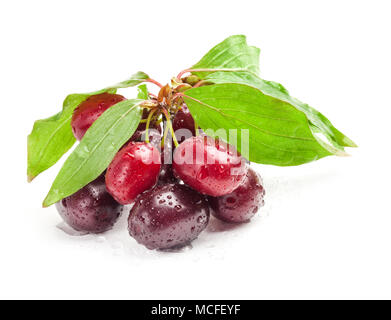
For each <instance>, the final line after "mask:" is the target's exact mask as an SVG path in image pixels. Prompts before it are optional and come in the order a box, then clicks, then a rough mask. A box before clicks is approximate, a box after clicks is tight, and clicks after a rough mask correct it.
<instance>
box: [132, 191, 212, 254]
mask: <svg viewBox="0 0 391 320" xmlns="http://www.w3.org/2000/svg"><path fill="white" fill-rule="evenodd" d="M128 222H129V233H130V235H131V236H132V237H133V238H135V239H136V240H137V242H138V243H140V244H143V245H144V246H146V247H147V248H148V249H170V248H174V247H180V246H184V245H186V244H188V243H190V242H191V241H192V240H194V239H195V238H197V236H198V235H199V234H200V233H201V231H203V230H204V229H205V228H206V226H207V224H208V222H209V206H208V203H207V201H206V199H205V197H204V196H203V195H201V194H199V193H198V192H197V191H194V190H192V189H190V188H189V187H187V186H185V185H180V184H166V185H158V186H156V187H155V188H153V189H151V190H149V191H147V192H145V193H143V194H142V195H140V196H139V197H138V198H137V201H136V203H135V205H134V206H133V208H132V210H131V211H130V215H129V221H128Z"/></svg>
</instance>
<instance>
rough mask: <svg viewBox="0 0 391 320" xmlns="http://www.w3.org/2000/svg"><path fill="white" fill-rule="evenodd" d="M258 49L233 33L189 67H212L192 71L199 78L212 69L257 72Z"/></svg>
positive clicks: (202, 77) (205, 75)
mask: <svg viewBox="0 0 391 320" xmlns="http://www.w3.org/2000/svg"><path fill="white" fill-rule="evenodd" d="M259 54H260V50H259V49H258V48H256V47H251V46H248V45H247V42H246V37H245V36H243V35H235V36H231V37H229V38H227V39H225V40H224V41H223V42H221V43H219V44H218V45H216V46H215V47H214V48H212V49H211V50H210V51H209V52H208V53H207V54H206V55H205V56H204V57H203V58H202V59H201V60H200V61H199V62H198V63H196V64H195V65H194V66H193V67H191V69H212V70H211V71H209V72H193V74H195V75H197V76H198V77H200V78H201V79H204V78H205V77H207V76H208V75H209V74H211V73H213V72H214V71H213V69H242V70H247V71H249V72H253V73H255V74H258V73H259Z"/></svg>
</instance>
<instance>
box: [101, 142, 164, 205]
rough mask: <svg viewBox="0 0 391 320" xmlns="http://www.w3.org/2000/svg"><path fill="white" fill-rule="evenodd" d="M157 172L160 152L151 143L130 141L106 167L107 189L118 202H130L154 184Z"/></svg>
mask: <svg viewBox="0 0 391 320" xmlns="http://www.w3.org/2000/svg"><path fill="white" fill-rule="evenodd" d="M159 172H160V152H159V151H158V150H157V149H156V148H155V147H153V146H152V145H151V144H146V143H144V142H130V143H128V144H127V145H126V146H125V147H123V148H122V149H121V150H120V151H119V152H118V153H117V154H116V156H115V157H114V159H113V161H112V162H111V164H110V165H109V167H108V169H107V172H106V186H107V190H108V191H109V192H110V194H111V195H112V196H113V197H114V199H116V200H117V201H118V202H119V203H121V204H130V203H132V202H133V201H134V199H136V197H137V196H138V195H139V194H140V193H142V192H144V191H145V190H148V189H150V188H152V187H153V186H154V185H155V184H156V182H157V179H158V176H159Z"/></svg>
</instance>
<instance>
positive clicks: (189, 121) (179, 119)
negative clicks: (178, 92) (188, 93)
mask: <svg viewBox="0 0 391 320" xmlns="http://www.w3.org/2000/svg"><path fill="white" fill-rule="evenodd" d="M172 128H173V129H174V132H176V131H177V130H180V129H187V130H189V132H186V133H187V134H189V135H190V133H191V135H192V136H195V125H194V118H193V116H192V115H191V113H190V110H189V108H188V107H187V106H186V104H183V105H182V107H181V109H180V110H179V111H178V112H177V113H176V114H175V117H174V120H173V121H172ZM176 137H177V139H178V142H179V143H182V142H183V141H184V140H185V139H186V138H190V136H186V137H184V136H182V135H181V134H179V132H178V134H176Z"/></svg>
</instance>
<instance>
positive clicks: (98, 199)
mask: <svg viewBox="0 0 391 320" xmlns="http://www.w3.org/2000/svg"><path fill="white" fill-rule="evenodd" d="M56 207H57V210H58V212H59V213H60V215H61V217H62V218H63V219H64V221H65V222H66V223H67V224H68V225H69V226H71V227H72V228H73V229H75V230H77V231H84V232H91V233H101V232H104V231H107V230H109V229H111V228H112V227H113V225H114V223H115V222H116V221H117V219H118V217H119V216H120V214H121V212H122V208H123V206H122V205H120V204H119V203H118V202H117V201H115V200H114V199H113V197H112V196H111V195H110V194H109V193H108V192H107V190H106V185H105V179H104V176H103V175H102V176H101V177H99V178H98V179H96V180H94V181H92V182H90V183H89V184H88V185H86V186H85V187H84V188H82V189H80V190H79V191H77V192H76V193H74V194H73V195H71V196H69V197H67V198H64V199H62V200H61V201H59V202H58V203H57V204H56Z"/></svg>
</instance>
